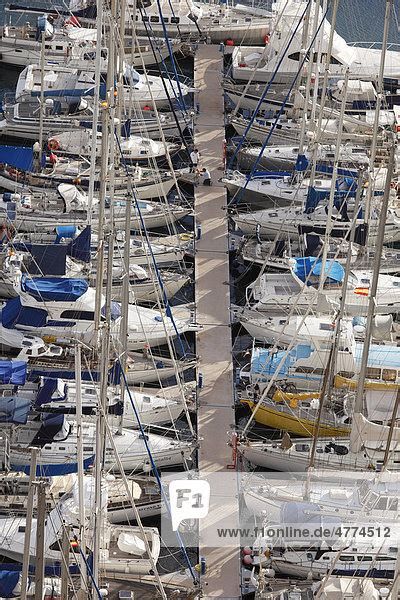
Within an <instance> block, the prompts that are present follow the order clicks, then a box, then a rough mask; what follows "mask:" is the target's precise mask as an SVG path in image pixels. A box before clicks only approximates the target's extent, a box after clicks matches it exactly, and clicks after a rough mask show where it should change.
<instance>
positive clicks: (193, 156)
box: [190, 148, 200, 173]
mask: <svg viewBox="0 0 400 600" xmlns="http://www.w3.org/2000/svg"><path fill="white" fill-rule="evenodd" d="M199 159H200V153H199V151H198V150H197V148H193V150H192V151H191V153H190V162H191V165H190V172H191V173H194V172H195V171H196V169H197V165H198V164H199Z"/></svg>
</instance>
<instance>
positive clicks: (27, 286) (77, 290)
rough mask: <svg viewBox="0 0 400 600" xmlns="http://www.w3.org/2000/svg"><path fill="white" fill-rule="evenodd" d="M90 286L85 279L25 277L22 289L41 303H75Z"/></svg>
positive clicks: (22, 281)
mask: <svg viewBox="0 0 400 600" xmlns="http://www.w3.org/2000/svg"><path fill="white" fill-rule="evenodd" d="M88 287H89V284H88V283H87V281H85V280H84V279H63V278H61V277H38V278H35V279H30V278H28V277H26V276H23V277H22V279H21V289H22V291H23V292H27V293H28V294H30V295H31V296H33V297H34V298H35V300H38V301H39V302H52V301H55V302H75V301H76V300H78V299H79V298H80V297H81V296H83V294H84V293H85V292H86V291H87V289H88Z"/></svg>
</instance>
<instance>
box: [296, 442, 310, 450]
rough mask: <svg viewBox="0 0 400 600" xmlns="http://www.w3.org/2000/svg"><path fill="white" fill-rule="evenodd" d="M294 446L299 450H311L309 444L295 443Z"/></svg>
mask: <svg viewBox="0 0 400 600" xmlns="http://www.w3.org/2000/svg"><path fill="white" fill-rule="evenodd" d="M294 448H295V450H296V451H297V452H310V446H309V445H308V444H295V445H294Z"/></svg>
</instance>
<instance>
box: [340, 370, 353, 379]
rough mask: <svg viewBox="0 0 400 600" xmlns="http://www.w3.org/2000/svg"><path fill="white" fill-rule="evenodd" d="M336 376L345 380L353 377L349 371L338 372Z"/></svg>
mask: <svg viewBox="0 0 400 600" xmlns="http://www.w3.org/2000/svg"><path fill="white" fill-rule="evenodd" d="M338 375H340V377H344V378H345V379H353V377H354V373H352V372H351V371H339V373H338Z"/></svg>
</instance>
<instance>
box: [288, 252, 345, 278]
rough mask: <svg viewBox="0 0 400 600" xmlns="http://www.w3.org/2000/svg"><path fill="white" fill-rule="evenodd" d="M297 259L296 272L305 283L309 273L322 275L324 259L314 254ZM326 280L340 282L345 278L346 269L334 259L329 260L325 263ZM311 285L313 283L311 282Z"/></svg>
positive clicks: (317, 275) (315, 275) (316, 275)
mask: <svg viewBox="0 0 400 600" xmlns="http://www.w3.org/2000/svg"><path fill="white" fill-rule="evenodd" d="M294 260H295V261H296V264H295V267H294V273H295V274H296V275H297V277H298V278H299V279H300V280H301V281H303V282H304V283H305V281H306V279H307V277H308V276H309V275H313V276H314V277H320V275H321V270H322V259H321V258H315V257H314V256H306V257H304V258H302V257H299V258H295V259H294ZM325 276H326V282H327V283H329V282H334V283H340V282H341V281H343V278H344V269H343V267H342V265H341V264H340V263H338V262H336V261H334V260H327V261H326V263H325ZM310 285H311V284H310Z"/></svg>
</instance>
